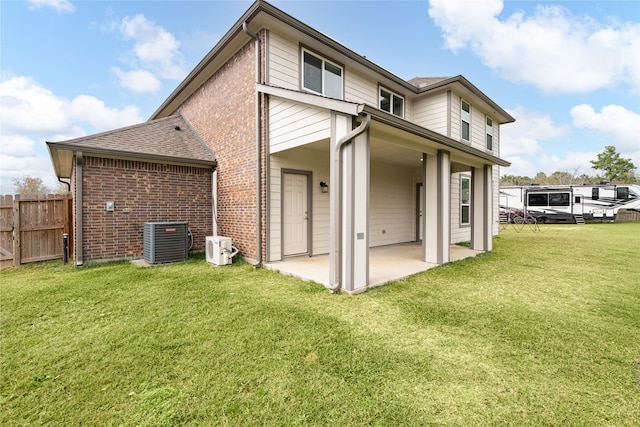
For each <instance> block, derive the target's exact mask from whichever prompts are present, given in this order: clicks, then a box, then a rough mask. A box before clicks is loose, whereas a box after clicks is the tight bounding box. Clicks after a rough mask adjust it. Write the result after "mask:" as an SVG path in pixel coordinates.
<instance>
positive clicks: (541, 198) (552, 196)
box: [528, 193, 571, 207]
mask: <svg viewBox="0 0 640 427" xmlns="http://www.w3.org/2000/svg"><path fill="white" fill-rule="evenodd" d="M528 196H529V197H528V206H540V207H542V206H544V207H546V206H570V205H571V193H529V195H528Z"/></svg>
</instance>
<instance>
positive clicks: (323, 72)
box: [302, 49, 342, 99]
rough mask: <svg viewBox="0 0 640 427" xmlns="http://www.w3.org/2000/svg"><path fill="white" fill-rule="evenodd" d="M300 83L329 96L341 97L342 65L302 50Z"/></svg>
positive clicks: (306, 87)
mask: <svg viewBox="0 0 640 427" xmlns="http://www.w3.org/2000/svg"><path fill="white" fill-rule="evenodd" d="M302 57H303V64H304V65H303V67H302V82H303V83H302V85H303V87H304V88H305V89H308V90H310V91H312V92H316V93H318V94H320V95H324V96H328V97H330V98H337V99H342V67H340V66H339V65H336V64H334V63H332V62H329V61H327V60H326V59H324V58H322V57H320V56H317V55H314V54H313V53H311V52H309V51H307V50H304V49H303V50H302Z"/></svg>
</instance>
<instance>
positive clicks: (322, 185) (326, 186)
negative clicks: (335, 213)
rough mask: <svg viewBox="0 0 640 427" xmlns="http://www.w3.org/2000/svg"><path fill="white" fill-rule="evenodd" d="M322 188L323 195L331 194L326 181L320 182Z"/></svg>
mask: <svg viewBox="0 0 640 427" xmlns="http://www.w3.org/2000/svg"><path fill="white" fill-rule="evenodd" d="M320 188H321V189H322V192H323V193H328V192H329V186H328V185H327V183H326V182H324V181H320Z"/></svg>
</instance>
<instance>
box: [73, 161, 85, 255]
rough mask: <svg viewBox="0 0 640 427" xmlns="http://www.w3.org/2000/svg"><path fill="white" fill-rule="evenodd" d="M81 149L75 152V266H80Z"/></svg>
mask: <svg viewBox="0 0 640 427" xmlns="http://www.w3.org/2000/svg"><path fill="white" fill-rule="evenodd" d="M82 163H83V158H82V151H78V152H76V209H75V215H76V235H75V239H76V256H75V258H76V266H78V267H82V264H84V260H83V259H82Z"/></svg>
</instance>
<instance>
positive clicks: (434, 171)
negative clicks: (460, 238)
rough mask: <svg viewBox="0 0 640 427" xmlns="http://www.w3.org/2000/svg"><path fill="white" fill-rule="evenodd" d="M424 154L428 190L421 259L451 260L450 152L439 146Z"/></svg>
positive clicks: (425, 182)
mask: <svg viewBox="0 0 640 427" xmlns="http://www.w3.org/2000/svg"><path fill="white" fill-rule="evenodd" d="M422 156H423V162H422V165H423V166H422V171H423V187H424V191H425V195H424V199H423V200H424V206H423V209H422V211H423V212H424V215H423V217H422V218H423V221H424V222H423V224H422V225H423V230H424V238H423V239H422V259H423V261H425V262H430V263H433V264H444V263H447V262H449V259H450V251H451V248H450V246H451V172H450V171H451V155H450V153H449V152H448V151H444V150H439V151H438V154H437V155H435V156H432V155H427V154H423V155H422Z"/></svg>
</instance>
